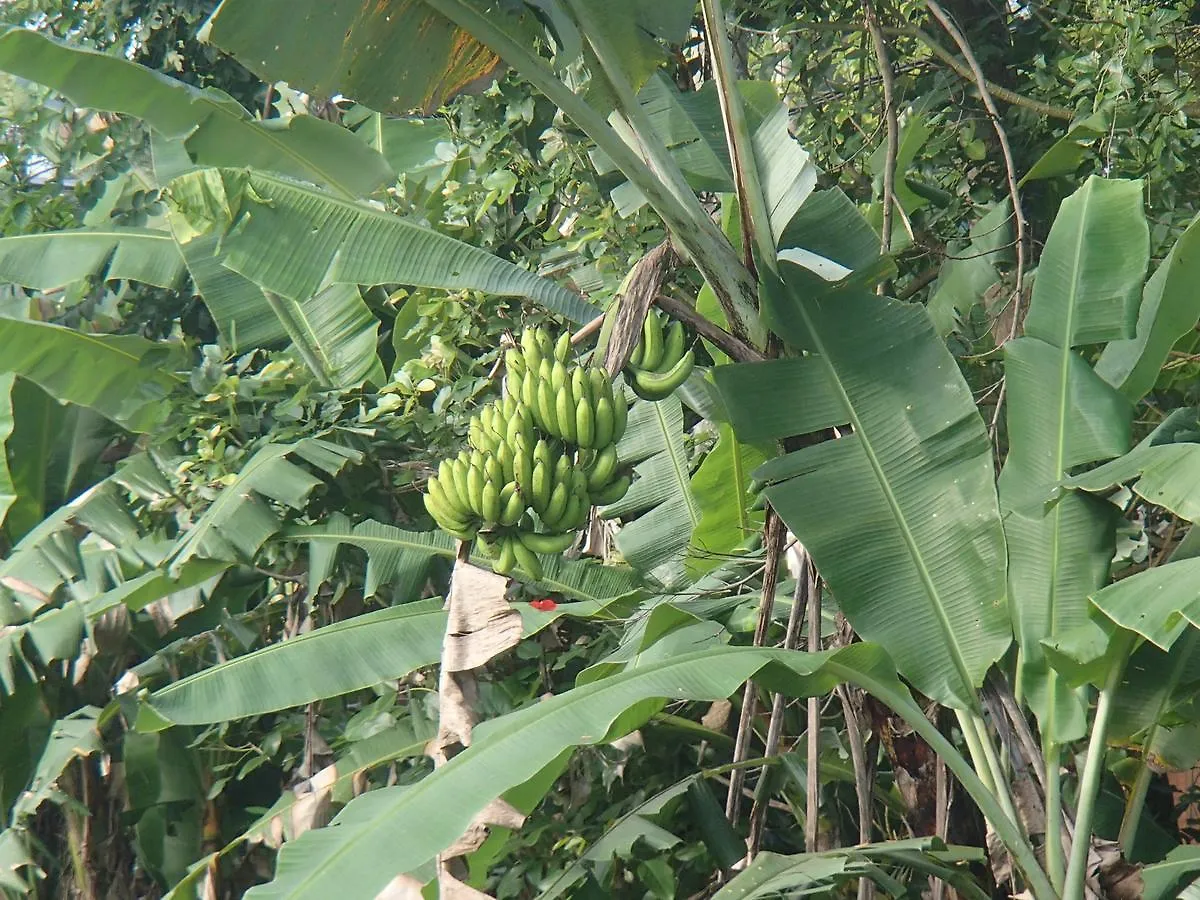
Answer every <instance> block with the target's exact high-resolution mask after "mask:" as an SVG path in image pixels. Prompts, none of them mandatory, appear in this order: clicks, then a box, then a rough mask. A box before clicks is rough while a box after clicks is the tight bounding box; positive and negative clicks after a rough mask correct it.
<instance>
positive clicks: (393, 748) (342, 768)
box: [163, 720, 433, 900]
mask: <svg viewBox="0 0 1200 900" xmlns="http://www.w3.org/2000/svg"><path fill="white" fill-rule="evenodd" d="M432 737H433V730H432V725H431V724H430V723H427V722H422V723H421V724H417V723H416V722H415V721H413V720H406V721H404V722H400V723H398V724H397V725H395V726H394V727H392V728H389V729H388V730H386V731H382V732H380V733H379V734H375V735H372V736H371V737H369V738H367V739H365V740H363V741H360V742H358V743H356V744H354V745H352V746H351V748H350V750H349V751H347V752H346V753H345V754H343V755H342V756H340V757H338V759H337V760H336V761H335V762H334V763H333V768H334V772H335V775H334V778H333V780H332V782H331V783H330V785H329V791H330V792H331V793H332V795H333V798H334V800H335V802H342V801H343V800H345V799H347V798H348V797H349V796H351V794H352V788H353V784H354V781H355V780H356V779H357V778H358V777H360V776H361V775H362V774H363V773H365V772H368V771H370V770H371V769H374V768H377V767H378V766H382V765H385V764H387V763H390V762H397V761H399V760H402V759H407V758H410V757H413V756H421V755H423V754H424V753H425V747H426V746H427V745H428V743H429V740H430V739H431V738H432ZM304 796H307V795H300V794H297V793H296V792H295V791H293V790H288V791H285V792H284V794H283V796H281V797H280V798H279V799H278V800H277V801H276V802H275V803H274V805H272V806H271V807H270V808H269V809H268V810H267V811H266V812H264V813H263V814H262V815H261V816H259V817H258V818H257V819H255V820H254V822H253V823H252V824H251V825H250V826H249V827H248V828H246V830H245V831H243V832H241V833H240V834H239V835H238V836H237V837H235V838H233V840H231V841H229V842H228V843H227V844H225V846H223V847H222V848H221V849H220V850H216V851H214V852H213V853H209V854H208V855H207V856H204V857H202V858H201V859H199V860H197V861H196V862H194V863H192V865H191V866H190V867H189V869H188V874H187V875H186V876H185V877H184V878H182V879H181V880H180V881H179V882H177V883H176V884H175V885H174V887H172V888H171V890H170V891H169V892H168V893H167V894H166V895H165V897H164V898H163V900H196V897H197V895H196V890H195V887H196V882H197V881H198V880H199V879H201V878H202V877H204V875H205V874H206V873H207V872H208V868H209V866H210V865H211V864H212V863H213V862H215V861H216V860H218V859H220V858H221V857H222V856H225V855H226V854H228V853H229V852H231V851H233V850H236V849H237V848H238V847H240V846H242V844H244V843H245V842H246V841H252V840H257V839H260V838H265V837H267V836H268V834H269V833H271V830H272V828H273V824H274V823H275V822H276V821H277V820H279V821H280V822H281V823H282V825H283V831H284V837H285V838H286V839H287V840H291V839H292V837H293V835H292V834H291V833H290V832H289V831H288V827H287V825H288V815H289V813H290V812H291V811H292V809H293V807H295V806H296V805H297V803H300V802H301V801H302V798H303V797H304ZM274 836H275V835H274V834H271V837H274Z"/></svg>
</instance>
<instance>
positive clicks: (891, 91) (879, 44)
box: [862, 0, 900, 294]
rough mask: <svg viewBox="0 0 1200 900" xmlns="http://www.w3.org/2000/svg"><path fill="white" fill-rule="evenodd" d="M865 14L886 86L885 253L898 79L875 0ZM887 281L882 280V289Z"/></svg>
mask: <svg viewBox="0 0 1200 900" xmlns="http://www.w3.org/2000/svg"><path fill="white" fill-rule="evenodd" d="M862 7H863V17H864V18H865V19H866V23H867V31H869V32H870V34H871V43H872V44H873V45H874V47H875V63H876V65H877V66H878V67H879V77H880V79H881V84H882V86H883V118H884V122H886V123H887V158H886V160H885V161H884V165H883V235H882V236H881V238H880V250H881V251H882V253H883V254H884V255H885V256H886V255H887V254H889V253H891V251H892V211H893V209H894V208H895V206H896V156H897V154H898V153H899V152H900V126H899V124H898V123H897V121H896V99H895V98H896V90H895V88H896V80H895V77H894V76H893V74H892V62H891V60H890V59H889V58H888V50H887V40H886V39H885V38H884V36H883V30H882V29H881V28H880V27H879V15H878V13H876V11H875V4H874V3H873V2H872V0H862ZM885 288H886V285H884V284H883V283H880V285H879V293H881V294H882V293H884V292H885Z"/></svg>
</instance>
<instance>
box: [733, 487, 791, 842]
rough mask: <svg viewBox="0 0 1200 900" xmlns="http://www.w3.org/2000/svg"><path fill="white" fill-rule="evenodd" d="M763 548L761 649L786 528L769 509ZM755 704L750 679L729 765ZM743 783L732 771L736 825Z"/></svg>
mask: <svg viewBox="0 0 1200 900" xmlns="http://www.w3.org/2000/svg"><path fill="white" fill-rule="evenodd" d="M763 531H764V536H765V539H764V541H763V543H764V544H765V545H766V548H767V559H766V569H764V570H763V584H762V602H761V604H760V605H759V608H758V622H757V624H756V625H755V627H754V646H755V647H761V646H763V645H764V644H765V643H766V640H767V629H768V628H769V627H770V625H771V612H772V610H773V609H774V607H775V588H776V586H777V585H778V584H779V558H780V557H781V556H782V555H783V543H784V539H785V538H786V536H787V529H785V528H784V527H783V520H782V519H780V518H779V516H778V515H776V514H775V511H774V510H773V509H771V507H770V506H768V507H767V520H766V523H765V526H764V528H763ZM757 705H758V692H757V691H756V690H755V687H754V680H753V679H751V680H749V681H747V682H746V688H745V690H744V691H743V692H742V709H741V713H740V715H739V716H738V731H737V739H736V740H735V741H734V745H733V761H732V763H731V765H734V764H737V763H740V762H743V761H744V760H745V759H746V758H747V755H748V751H749V749H750V738H751V736H752V735H753V733H754V728H753V722H754V712H755V708H756V707H757ZM744 780H745V771H744V770H743V769H740V768H739V769H734V771H733V774H732V775H731V776H730V779H729V794H728V796H727V797H726V798H725V818H726V819H728V820H729V821H730V822H736V821H737V819H738V814H739V812H740V810H741V801H742V783H743V781H744Z"/></svg>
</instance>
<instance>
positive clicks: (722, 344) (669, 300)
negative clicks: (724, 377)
mask: <svg viewBox="0 0 1200 900" xmlns="http://www.w3.org/2000/svg"><path fill="white" fill-rule="evenodd" d="M654 302H655V303H656V304H657V305H658V308H659V309H661V310H662V311H663V312H665V313H666V314H667V315H669V316H671V317H672V318H675V319H678V320H679V321H680V322H682V323H683V324H684V325H688V326H690V327H691V329H692V330H693V331H694V332H696V334H698V335H700V337H702V338H705V339H706V340H708V341H710V342H712V343H713V344H715V345H716V346H717V347H718V348H720V349H721V350H723V351H725V353H726V354H727V355H728V356H729V358H730V359H733V360H736V361H737V362H761V361H762V360H763V359H765V358H766V357H764V356H763V355H762V354H761V353H760V352H759V351H758V350H756V349H754V348H753V347H751V346H750V345H749V344H747V343H746V342H745V341H742V340H740V339H738V338H736V337H734V336H733V335H732V334H730V333H729V332H728V331H726V330H725V329H724V328H722V327H721V326H720V325H717V324H716V323H714V322H711V321H709V320H708V319H706V318H705V317H704V316H702V315H700V313H698V312H696V310H695V309H693V308H692V307H691V306H688V304H686V303H684V302H683V301H682V300H676V299H675V298H674V297H668V296H667V295H666V294H659V295H658V296H657V297H656V298H655V299H654Z"/></svg>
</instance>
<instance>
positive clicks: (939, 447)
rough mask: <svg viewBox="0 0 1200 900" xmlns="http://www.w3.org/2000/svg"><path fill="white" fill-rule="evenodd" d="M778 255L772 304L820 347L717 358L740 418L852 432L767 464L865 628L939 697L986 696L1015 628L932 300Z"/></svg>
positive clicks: (746, 429) (774, 427) (997, 540)
mask: <svg viewBox="0 0 1200 900" xmlns="http://www.w3.org/2000/svg"><path fill="white" fill-rule="evenodd" d="M781 269H782V275H783V279H782V280H780V281H766V282H765V289H764V294H763V298H762V306H763V311H764V318H765V319H766V320H767V321H768V322H769V325H770V327H771V328H772V330H773V331H774V332H775V333H776V334H779V335H780V336H781V337H783V339H784V340H785V341H786V342H787V343H788V345H789V346H790V347H792V348H795V349H797V350H800V349H803V350H805V351H807V353H808V354H809V355H807V356H804V357H789V358H786V359H782V360H773V361H768V362H764V363H751V364H743V365H739V366H722V367H719V368H717V369H716V370H714V376H715V378H716V382H717V385H718V387H719V388H720V390H721V393H722V395H723V396H724V398H725V405H726V407H727V409H728V410H729V412H730V416H731V421H732V424H733V428H734V432H735V433H736V434H738V436H739V437H740V438H741V439H742V440H745V441H747V442H759V441H766V440H775V439H780V438H786V437H793V436H799V435H809V434H813V433H816V432H822V431H823V430H824V429H829V428H839V429H840V430H841V436H840V437H837V438H836V439H833V440H822V441H820V442H819V443H815V444H813V445H812V446H808V447H805V448H804V449H800V450H796V451H794V452H792V453H788V454H787V455H785V456H782V457H779V458H777V459H774V460H772V461H770V462H768V463H766V464H765V465H763V466H761V467H760V468H759V470H758V472H757V473H756V475H755V477H756V478H759V479H761V480H763V481H765V482H767V483H768V487H767V488H766V492H767V498H768V499H769V501H770V503H771V505H772V506H773V507H774V508H775V509H776V510H777V511H778V513H779V514H780V516H781V517H782V518H783V520H784V522H785V523H786V524H787V525H788V527H789V528H790V529H791V531H792V532H793V533H794V534H795V535H796V537H797V538H799V540H800V541H801V542H802V543H803V544H804V546H805V547H807V548H808V550H809V551H810V552H811V553H812V554H813V558H814V560H815V561H816V564H817V567H818V568H819V569H820V571H821V574H822V576H823V577H824V578H825V579H826V581H827V582H828V583H829V586H830V589H831V591H832V593H833V594H834V596H836V597H837V599H838V603H839V604H840V605H841V608H842V610H843V611H844V612H845V614H846V617H847V618H848V619H849V620H850V622H851V624H852V625H854V628H855V630H856V631H857V632H858V633H859V634H861V635H862V636H863V637H864V638H865V639H866V640H870V641H876V642H878V643H879V644H881V645H882V646H883V647H884V648H885V649H886V651H887V652H888V654H889V655H890V656H891V657H892V658H893V659H895V660H896V664H897V666H898V668H899V669H900V671H901V673H902V674H903V675H904V676H905V677H906V678H908V679H909V680H910V681H912V683H913V684H914V685H915V686H916V687H917V688H918V689H919V690H921V691H922V692H923V693H925V694H926V695H928V696H930V697H932V698H934V699H936V700H938V701H939V702H940V703H943V704H945V705H948V706H952V707H955V708H959V709H972V708H975V705H976V704H977V702H978V701H977V699H976V696H975V689H976V688H977V687H978V686H979V685H980V683H981V682H982V680H983V676H984V673H985V672H986V671H987V669H988V667H989V666H990V665H991V664H992V663H993V662H995V661H996V660H997V659H999V658H1000V656H1001V655H1003V653H1004V652H1005V650H1006V649H1007V648H1008V646H1009V643H1010V642H1011V640H1012V632H1011V628H1010V625H1009V623H1008V615H1007V610H1006V608H1005V583H1004V566H1005V552H1004V539H1003V534H1002V532H1001V527H1000V513H999V509H998V505H997V500H996V493H995V488H994V482H993V475H992V461H991V452H990V447H989V444H988V439H987V433H986V431H985V429H984V426H983V421H982V420H981V419H980V417H979V413H978V411H977V410H976V408H975V404H974V402H973V399H972V396H971V391H970V389H969V387H968V386H967V384H966V382H965V381H964V380H963V378H962V375H961V374H960V373H959V370H958V367H957V365H956V364H955V362H954V360H953V358H952V357H951V356H950V354H949V352H948V351H947V350H946V347H945V345H944V344H943V343H942V341H941V339H940V338H939V337H938V335H937V333H936V332H935V331H934V328H933V325H932V323H931V321H930V320H929V317H928V316H927V315H926V313H925V311H924V309H922V308H921V307H917V306H908V305H905V304H901V303H896V302H894V301H890V300H885V299H881V298H879V297H877V296H876V295H875V294H873V293H872V292H871V291H870V290H869V289H868V288H867V287H865V286H863V285H860V284H857V283H855V282H854V280H853V279H851V280H849V281H848V282H847V283H845V284H842V285H829V284H827V283H826V282H824V281H823V280H821V279H820V278H818V277H817V276H815V275H812V274H811V273H809V272H807V271H806V270H804V269H801V268H799V267H797V266H794V265H791V264H789V263H786V262H785V263H783V264H782V266H781ZM934 636H936V638H935V637H934Z"/></svg>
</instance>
